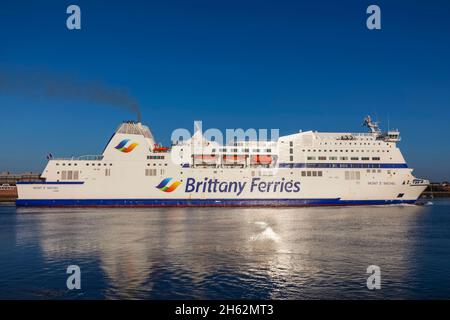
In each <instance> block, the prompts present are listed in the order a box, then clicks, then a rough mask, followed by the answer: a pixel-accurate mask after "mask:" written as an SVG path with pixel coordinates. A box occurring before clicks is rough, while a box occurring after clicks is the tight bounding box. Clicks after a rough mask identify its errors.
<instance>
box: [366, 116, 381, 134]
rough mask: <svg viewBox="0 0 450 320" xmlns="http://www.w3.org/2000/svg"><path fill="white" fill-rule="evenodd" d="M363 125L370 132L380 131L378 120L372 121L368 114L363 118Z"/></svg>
mask: <svg viewBox="0 0 450 320" xmlns="http://www.w3.org/2000/svg"><path fill="white" fill-rule="evenodd" d="M363 126H365V127H367V128H369V130H370V132H372V133H380V132H381V130H380V128H379V127H378V122H374V121H372V118H371V117H370V116H367V117H365V118H364V123H363Z"/></svg>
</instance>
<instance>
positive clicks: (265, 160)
mask: <svg viewBox="0 0 450 320" xmlns="http://www.w3.org/2000/svg"><path fill="white" fill-rule="evenodd" d="M251 163H252V164H271V163H272V156H267V155H256V156H252V159H251Z"/></svg>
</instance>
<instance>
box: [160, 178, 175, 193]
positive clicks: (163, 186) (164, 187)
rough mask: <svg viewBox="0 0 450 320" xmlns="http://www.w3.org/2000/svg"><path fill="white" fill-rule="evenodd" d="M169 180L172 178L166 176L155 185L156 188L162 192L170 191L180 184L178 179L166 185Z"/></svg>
mask: <svg viewBox="0 0 450 320" xmlns="http://www.w3.org/2000/svg"><path fill="white" fill-rule="evenodd" d="M170 180H172V178H166V179H164V180H162V181H161V182H160V183H159V184H158V185H157V186H156V188H158V189H159V190H161V191H164V192H172V191H174V190H175V189H176V188H178V186H179V185H180V184H181V182H180V181H175V182H173V183H172V184H171V185H170V186H167V185H168V184H169V182H170Z"/></svg>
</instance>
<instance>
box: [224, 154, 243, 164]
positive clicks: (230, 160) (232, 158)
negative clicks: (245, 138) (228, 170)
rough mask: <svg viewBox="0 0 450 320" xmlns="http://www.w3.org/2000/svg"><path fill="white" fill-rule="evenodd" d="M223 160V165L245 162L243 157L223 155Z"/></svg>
mask: <svg viewBox="0 0 450 320" xmlns="http://www.w3.org/2000/svg"><path fill="white" fill-rule="evenodd" d="M223 160H224V162H225V163H241V162H245V156H238V155H225V156H223Z"/></svg>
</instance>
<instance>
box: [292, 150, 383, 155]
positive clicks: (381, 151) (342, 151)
mask: <svg viewBox="0 0 450 320" xmlns="http://www.w3.org/2000/svg"><path fill="white" fill-rule="evenodd" d="M316 151H317V152H322V151H323V152H327V150H326V149H324V150H322V149H318V150H315V149H314V150H311V149H308V150H306V149H302V152H316ZM328 151H329V152H333V150H328ZM349 151H350V152H364V150H363V149H361V150H359V149H357V150H353V149H350V150H349V149H340V150H334V152H349ZM366 151H367V152H385V151H386V152H389V150H382V149H381V150H375V149H373V150H366ZM289 153H291V154H292V153H294V150H293V149H290V150H289Z"/></svg>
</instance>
